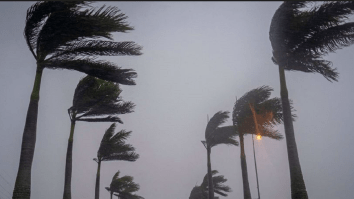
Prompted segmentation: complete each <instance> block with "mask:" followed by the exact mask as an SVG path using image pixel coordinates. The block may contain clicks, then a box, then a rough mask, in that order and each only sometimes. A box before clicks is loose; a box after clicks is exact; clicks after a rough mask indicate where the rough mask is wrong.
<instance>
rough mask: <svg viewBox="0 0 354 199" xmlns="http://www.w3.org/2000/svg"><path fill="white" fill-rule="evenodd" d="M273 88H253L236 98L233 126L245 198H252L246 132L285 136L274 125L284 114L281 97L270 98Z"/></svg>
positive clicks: (273, 137) (273, 136)
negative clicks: (238, 151)
mask: <svg viewBox="0 0 354 199" xmlns="http://www.w3.org/2000/svg"><path fill="white" fill-rule="evenodd" d="M272 90H273V89H272V88H270V87H268V86H262V87H259V88H256V89H253V90H251V91H249V92H247V93H246V94H244V95H243V96H242V97H241V98H240V99H239V100H236V102H235V105H234V108H233V113H232V116H233V117H232V121H233V126H234V129H235V130H236V134H238V136H239V138H240V148H241V150H240V153H241V154H240V157H241V170H242V182H243V195H244V199H251V191H250V187H249V183H248V172H247V162H246V154H245V149H244V145H245V144H244V136H245V135H246V134H259V135H261V136H265V137H269V138H272V139H276V140H280V139H282V138H283V136H282V135H281V134H280V133H279V132H278V131H277V130H275V129H273V126H274V125H276V124H279V123H281V122H282V120H283V114H282V108H281V101H280V99H279V98H272V99H269V97H270V94H271V91H272ZM254 113H255V114H254ZM294 116H295V115H294Z"/></svg>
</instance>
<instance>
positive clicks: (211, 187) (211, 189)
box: [207, 146, 214, 199]
mask: <svg viewBox="0 0 354 199" xmlns="http://www.w3.org/2000/svg"><path fill="white" fill-rule="evenodd" d="M207 154H208V155H207V156H208V190H209V199H214V185H213V177H212V173H211V161H210V154H211V148H210V147H209V146H207Z"/></svg>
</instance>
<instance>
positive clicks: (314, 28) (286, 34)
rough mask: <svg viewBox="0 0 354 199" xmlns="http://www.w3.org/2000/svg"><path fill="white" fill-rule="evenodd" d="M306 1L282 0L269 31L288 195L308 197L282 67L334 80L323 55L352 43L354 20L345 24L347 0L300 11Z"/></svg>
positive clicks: (300, 198) (350, 7) (348, 10)
mask: <svg viewBox="0 0 354 199" xmlns="http://www.w3.org/2000/svg"><path fill="white" fill-rule="evenodd" d="M305 6H307V2H295V1H291V2H290V1H289V2H284V3H283V4H282V5H280V7H279V8H278V9H277V10H276V12H275V13H274V16H273V18H272V22H271V25H270V30H269V39H270V41H271V45H272V48H273V57H272V60H273V62H274V63H275V64H276V65H278V66H279V76H280V94H281V100H282V107H283V112H284V128H285V135H286V136H285V137H286V144H287V151H288V158H289V169H290V179H291V198H292V199H307V198H308V195H307V191H306V186H305V182H304V178H303V175H302V171H301V166H300V161H299V155H298V151H297V146H296V141H295V134H294V127H293V123H292V120H291V108H290V104H289V99H288V90H287V87H286V80H285V72H284V71H285V70H288V71H302V72H306V73H320V74H321V75H323V76H324V77H325V78H326V79H327V80H328V81H330V82H331V81H332V80H334V81H337V78H338V72H337V71H336V69H335V68H332V67H331V65H332V63H331V62H330V61H328V60H324V59H323V58H322V57H323V56H324V55H326V54H328V53H329V52H335V51H336V50H337V49H341V48H343V47H345V46H349V45H351V44H353V42H354V23H353V22H350V23H346V20H347V19H348V16H349V15H350V14H352V13H353V9H354V3H353V2H350V1H338V2H325V3H323V4H321V5H319V6H315V7H313V8H312V9H311V10H307V11H306V10H302V11H301V10H300V9H302V8H304V7H305Z"/></svg>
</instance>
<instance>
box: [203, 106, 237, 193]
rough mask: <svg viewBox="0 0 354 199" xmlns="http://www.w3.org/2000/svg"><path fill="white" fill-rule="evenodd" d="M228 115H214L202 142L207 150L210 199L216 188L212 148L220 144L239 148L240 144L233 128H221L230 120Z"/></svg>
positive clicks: (222, 113)
mask: <svg viewBox="0 0 354 199" xmlns="http://www.w3.org/2000/svg"><path fill="white" fill-rule="evenodd" d="M228 114H229V112H228V111H225V112H222V111H219V112H217V113H215V114H214V116H213V117H212V118H211V119H210V120H209V121H208V124H207V127H206V129H205V141H202V143H203V144H204V146H205V148H206V150H207V167H208V187H209V190H208V191H209V199H210V198H214V190H213V189H214V186H213V180H212V171H211V161H210V154H211V148H212V147H214V146H216V145H219V144H227V145H235V146H238V142H237V141H236V140H235V137H236V135H235V133H234V132H235V131H234V129H233V127H232V126H231V127H219V126H220V125H221V124H223V123H224V122H225V121H226V120H227V118H229V116H228Z"/></svg>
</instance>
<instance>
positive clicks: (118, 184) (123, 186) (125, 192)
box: [106, 171, 144, 199]
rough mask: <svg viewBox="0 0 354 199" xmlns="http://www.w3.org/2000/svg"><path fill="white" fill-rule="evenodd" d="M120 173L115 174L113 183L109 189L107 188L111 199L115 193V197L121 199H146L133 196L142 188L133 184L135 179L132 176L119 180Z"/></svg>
mask: <svg viewBox="0 0 354 199" xmlns="http://www.w3.org/2000/svg"><path fill="white" fill-rule="evenodd" d="M119 173H120V172H119V171H118V172H117V173H116V174H114V176H113V178H112V182H111V184H110V185H109V187H106V190H107V191H109V192H110V195H111V199H112V196H113V193H117V194H114V195H115V196H118V198H119V199H144V198H143V197H141V196H138V195H136V194H133V193H134V192H136V191H139V189H140V187H139V185H138V184H136V183H135V182H133V180H134V178H133V177H132V176H123V177H121V178H119Z"/></svg>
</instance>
